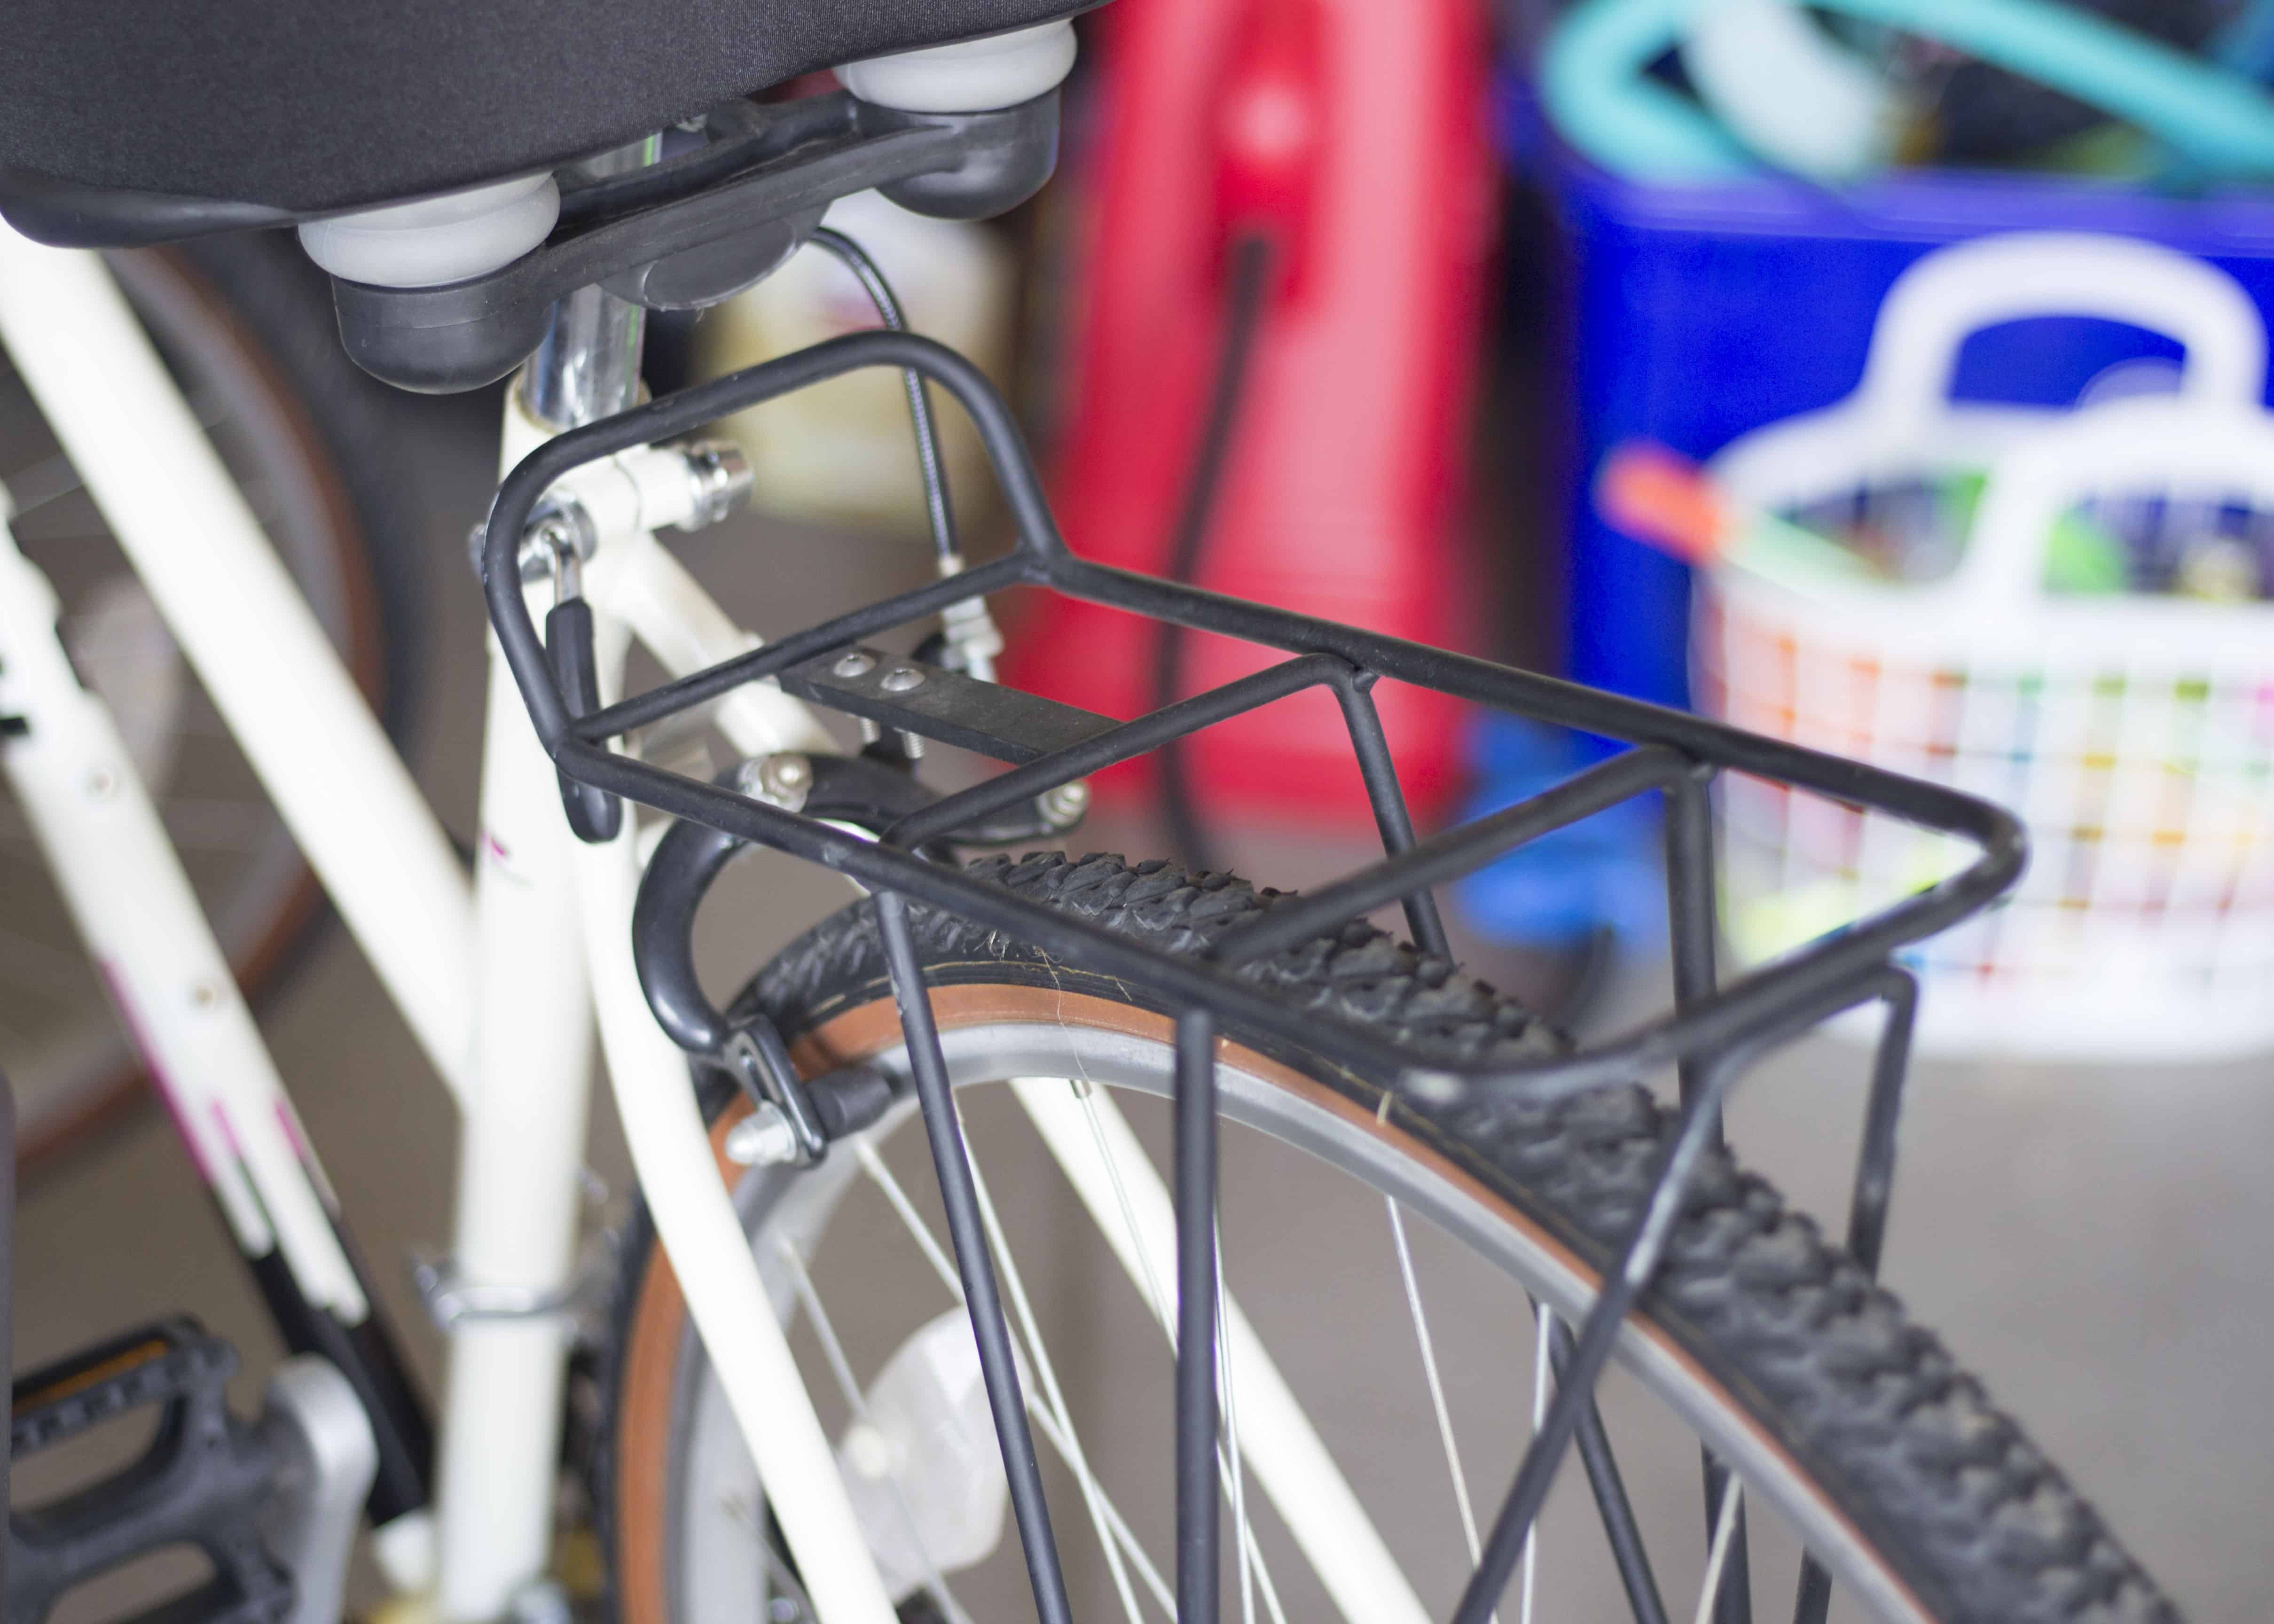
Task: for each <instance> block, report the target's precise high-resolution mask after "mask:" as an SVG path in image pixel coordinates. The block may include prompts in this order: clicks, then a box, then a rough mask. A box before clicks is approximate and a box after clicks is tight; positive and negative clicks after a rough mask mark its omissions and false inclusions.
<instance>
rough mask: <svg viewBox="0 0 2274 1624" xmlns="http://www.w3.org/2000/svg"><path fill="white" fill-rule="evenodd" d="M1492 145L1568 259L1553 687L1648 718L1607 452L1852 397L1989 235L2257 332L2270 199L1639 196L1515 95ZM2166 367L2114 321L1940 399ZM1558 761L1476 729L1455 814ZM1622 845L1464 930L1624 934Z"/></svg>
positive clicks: (1722, 437)
mask: <svg viewBox="0 0 2274 1624" xmlns="http://www.w3.org/2000/svg"><path fill="white" fill-rule="evenodd" d="M1502 136H1503V139H1504V141H1505V145H1506V150H1507V152H1508V154H1509V155H1510V160H1511V162H1512V163H1513V165H1514V166H1515V167H1517V169H1521V170H1523V171H1525V172H1527V173H1528V174H1530V175H1531V176H1532V177H1534V178H1535V179H1536V180H1537V181H1538V182H1539V183H1540V184H1542V185H1543V186H1544V187H1545V188H1546V189H1547V192H1548V193H1549V195H1550V197H1551V199H1553V202H1554V204H1555V210H1556V213H1557V215H1558V217H1559V219H1560V221H1561V223H1562V237H1563V244H1564V247H1565V251H1566V252H1567V254H1568V256H1569V259H1570V264H1569V267H1568V275H1567V276H1566V278H1565V279H1564V280H1565V286H1566V287H1567V288H1568V289H1570V300H1571V305H1572V309H1571V310H1570V319H1569V320H1568V321H1567V322H1566V324H1565V325H1566V330H1567V331H1568V332H1569V334H1570V342H1571V354H1570V365H1571V367H1572V369H1573V372H1574V377H1573V380H1572V383H1573V387H1572V391H1571V400H1572V402H1573V404H1574V406H1575V408H1576V416H1577V422H1576V424H1575V425H1573V432H1571V434H1570V438H1569V440H1568V443H1569V444H1570V446H1571V447H1572V450H1573V454H1574V457H1575V461H1574V463H1573V465H1572V467H1571V469H1570V474H1571V490H1570V497H1569V500H1570V508H1569V510H1568V512H1569V529H1568V534H1569V537H1570V568H1569V572H1568V582H1569V598H1568V602H1567V611H1566V628H1567V635H1566V644H1565V647H1566V654H1567V669H1568V672H1569V674H1570V675H1571V676H1572V677H1573V678H1575V679H1577V680H1579V681H1582V682H1586V683H1589V684H1592V685H1593V686H1596V687H1600V688H1610V689H1613V690H1615V691H1616V692H1619V693H1623V694H1630V695H1635V696H1637V697H1638V698H1643V699H1647V700H1652V701H1654V702H1656V703H1660V704H1668V705H1678V706H1686V705H1687V704H1688V703H1689V697H1690V682H1689V660H1690V656H1689V630H1690V581H1689V572H1688V570H1687V569H1685V568H1683V566H1682V565H1680V564H1677V563H1675V562H1674V561H1673V560H1670V559H1668V557H1667V556H1666V555H1665V554H1663V553H1659V552H1657V551H1655V550H1653V549H1652V548H1650V547H1648V546H1645V545H1643V544H1641V543H1639V542H1637V541H1634V540H1631V539H1630V538H1627V537H1625V536H1623V535H1621V534H1619V533H1618V532H1616V531H1615V530H1611V529H1610V528H1609V527H1608V525H1606V524H1605V523H1603V522H1602V520H1601V519H1600V517H1599V516H1598V515H1597V514H1596V512H1595V510H1594V506H1593V497H1592V489H1591V487H1592V485H1593V478H1594V475H1595V470H1597V468H1598V467H1600V464H1601V462H1602V459H1603V456H1604V455H1605V453H1606V452H1607V451H1608V450H1609V449H1610V448H1611V447H1614V446H1616V445H1618V444H1620V443H1622V442H1623V441H1625V440H1630V439H1635V438H1647V439H1651V440H1658V441H1660V443H1662V444H1664V445H1667V446H1669V447H1673V448H1674V449H1675V450H1676V451H1679V452H1681V453H1683V454H1684V455H1687V456H1690V457H1691V458H1694V459H1696V460H1698V461H1699V462H1704V461H1705V460H1706V459H1707V458H1709V457H1711V456H1712V455H1713V454H1714V453H1715V452H1718V451H1719V450H1721V448H1722V447H1724V446H1726V445H1728V443H1729V442H1730V441H1731V440H1735V439H1736V438H1737V437H1738V436H1739V435H1741V434H1743V433H1746V432H1750V431H1751V430H1753V429H1756V428H1759V427H1761V426H1762V425H1766V424H1769V423H1773V422H1775V421H1777V420H1778V419H1780V418H1783V417H1791V416H1793V415H1795V414H1796V413H1799V412H1803V411H1810V410H1815V409H1817V408H1819V407H1823V406H1827V405H1830V404H1831V403H1832V402H1834V401H1836V400H1838V399H1840V398H1841V396H1843V395H1846V394H1848V393H1849V390H1851V389H1853V388H1854V387H1856V380H1858V378H1860V377H1861V375H1862V373H1863V368H1864V352H1865V350H1866V349H1867V347H1868V345H1869V342H1870V338H1871V323H1872V318H1873V317H1874V315H1875V314H1876V313H1877V312H1878V310H1879V303H1880V300H1881V299H1882V298H1883V297H1885V296H1886V291H1887V289H1888V288H1889V287H1891V286H1892V285H1893V284H1894V281H1895V278H1896V277H1897V276H1899V275H1901V274H1902V272H1903V270H1904V269H1905V268H1906V267H1909V265H1910V264H1911V262H1912V261H1913V260H1915V259H1918V258H1919V257H1920V256H1922V255H1924V254H1925V253H1928V252H1931V251H1933V250H1935V249H1937V248H1940V247H1944V246H1946V245H1947V244H1952V243H1955V242H1959V241H1962V240H1964V239H1966V238H1969V237H1978V236H1982V235H1984V234H1985V233H1990V232H1998V231H2015V230H2069V231H2095V232H2108V233H2114V234H2119V235H2123V236H2129V237H2141V238H2144V239H2146V240H2148V241H2150V242H2155V243H2160V244H2165V245H2166V246H2169V247H2173V248H2178V249H2180V250H2183V251H2185V252H2189V253H2193V254H2195V255H2198V256H2200V257H2201V258H2202V259H2208V260H2210V262H2211V263H2213V264H2215V265H2217V266H2218V267H2220V268H2221V269H2223V270H2225V271H2226V272H2227V273H2228V274H2231V275H2233V277H2234V278H2235V279H2236V280H2237V281H2238V282H2240V283H2241V284H2242V286H2243V287H2244V289H2247V290H2248V293H2249V294H2250V297H2252V299H2253V300H2254V301H2255V303H2256V304H2257V305H2258V306H2259V309H2260V312H2261V313H2262V314H2263V315H2266V316H2268V317H2269V318H2270V325H2274V193H2269V192H2232V193H2220V194H2215V195H2210V196H2207V197H2202V198H2186V199H2183V198H2174V197H2165V196H2153V195H2148V194H2144V193H2142V192H2136V191H2133V190H2130V189H2128V188H2127V187H2124V186H2120V185H2117V184H2111V183H2106V182H2096V181H2091V180H2086V179H2072V178H2069V177H2049V176H2043V175H2019V174H2010V173H1987V172H1985V173H1955V172H1939V171H1904V172H1900V173H1895V174H1891V175H1890V176H1888V177H1885V178H1883V179H1879V180H1876V181H1873V182H1871V183H1870V184H1865V185H1862V186H1858V187H1856V188H1853V189H1851V190H1848V191H1843V192H1830V191H1826V190H1825V189H1822V188H1819V187H1816V186H1812V185H1808V184H1803V183H1799V182H1795V181H1790V180H1785V179H1781V178H1774V177H1766V178H1761V179H1755V180H1747V181H1743V182H1739V183H1733V184H1715V185H1709V186H1668V185H1655V184H1643V183H1638V182H1634V181H1630V180H1624V179H1622V178H1620V177H1615V176H1613V175H1609V174H1607V173H1605V172H1604V171H1603V170H1601V169H1597V168H1595V167H1594V166H1593V164H1591V163H1588V162H1585V160H1584V159H1581V158H1580V157H1578V156H1577V154H1574V153H1572V152H1571V151H1570V149H1569V148H1568V147H1563V146H1562V144H1561V143H1560V142H1558V141H1556V140H1555V139H1554V137H1553V136H1552V134H1550V133H1548V132H1546V131H1545V129H1544V126H1543V124H1542V123H1541V120H1540V117H1539V115H1538V113H1537V111H1536V109H1534V108H1533V106H1532V103H1531V102H1530V100H1529V97H1528V95H1527V94H1525V93H1524V92H1522V91H1521V90H1520V89H1513V88H1512V89H1510V92H1509V94H1506V95H1505V97H1504V99H1503V104H1502ZM2177 353H2178V351H2177V350H2176V348H2175V347H2174V346H2172V343H2171V342H2170V341H2168V340H2166V339H2164V338H2161V337H2158V336H2155V335H2149V334H2146V333H2142V332H2141V331H2139V330H2137V329H2134V328H2129V327H2122V326H2120V325H2117V324H2114V323H2110V322H2105V321H2097V320H2071V319H2044V320H2029V321H2022V322H2014V323H2012V324H2009V325H2007V326H2006V327H1997V328H1992V329H1991V330H1989V331H1987V332H1984V333H1982V334H1979V335H1976V336H1975V337H1974V338H1973V339H1972V340H1970V341H1969V342H1968V344H1967V347H1966V349H1965V350H1964V351H1963V352H1962V356H1961V359H1960V365H1959V369H1958V376H1957V380H1956V387H1955V389H1954V393H1955V394H1956V395H1959V396H1961V397H1962V398H1968V399H1983V400H2004V401H2014V402H2028V403H2033V404H2042V405H2065V404H2067V403H2068V402H2073V401H2074V400H2075V399H2076V397H2077V396H2078V395H2079V394H2080V393H2082V391H2083V390H2084V388H2085V387H2087V386H2088V385H2089V384H2090V382H2091V381H2092V380H2094V379H2095V378H2096V377H2097V376H2099V375H2100V374H2101V373H2102V372H2105V371H2106V369H2108V368H2109V367H2111V366H2112V365H2117V364H2118V363H2120V362H2123V361H2127V360H2132V359H2136V358H2139V357H2150V356H2158V355H2162V356H2172V357H2176V355H2177ZM1575 748H1576V749H1577V752H1578V756H1579V758H1580V759H1584V758H1585V754H1586V753H1587V751H1588V750H1589V749H1590V748H1595V747H1591V746H1590V745H1589V744H1588V743H1587V742H1586V741H1579V742H1578V743H1577V745H1576V747H1575V745H1574V743H1573V741H1569V740H1563V739H1552V738H1548V737H1547V736H1545V735H1543V734H1542V733H1540V731H1539V730H1533V729H1525V728H1523V727H1520V726H1495V727H1485V728H1480V729H1479V730H1478V732H1477V733H1475V734H1474V735H1473V739H1472V750H1473V754H1472V765H1473V768H1474V771H1475V777H1476V781H1477V784H1478V789H1477V792H1476V796H1475V804H1474V805H1473V806H1472V811H1481V810H1487V809H1490V808H1495V807H1498V806H1503V805H1506V804H1508V803H1509V802H1510V801H1514V800H1516V799H1517V798H1518V797H1520V796H1521V795H1523V794H1525V793H1532V791H1535V790H1537V789H1539V788H1540V787H1543V786H1545V784H1546V783H1547V782H1550V781H1552V780H1553V778H1554V777H1555V776H1556V775H1557V774H1558V772H1559V771H1569V768H1570V763H1571V761H1572V760H1573V751H1574V749H1575ZM1629 826H1630V832H1629V834H1628V835H1627V836H1625V837H1623V838H1607V834H1608V831H1591V832H1590V835H1589V836H1588V837H1587V838H1585V840H1584V841H1582V840H1580V839H1577V838H1574V839H1572V840H1571V841H1570V842H1569V843H1567V844H1565V845H1563V846H1561V847H1560V848H1558V849H1556V850H1554V851H1547V850H1542V851H1540V852H1539V853H1536V854H1535V853H1517V855H1516V856H1515V857H1514V858H1512V859H1511V860H1510V861H1509V862H1508V863H1507V864H1505V865H1503V866H1502V868H1499V869H1497V870H1495V871H1491V872H1487V874H1484V875H1480V876H1477V877H1476V878H1475V879H1474V880H1473V881H1472V882H1470V883H1468V884H1466V885H1465V887H1464V888H1463V890H1462V891H1461V892H1460V900H1461V902H1462V904H1463V906H1464V907H1465V911H1466V912H1467V914H1469V916H1470V919H1471V921H1472V923H1473V924H1475V925H1476V926H1478V927H1479V928H1480V929H1483V930H1485V931H1487V933H1489V934H1493V935H1496V936H1504V937H1510V938H1516V939H1525V940H1541V939H1547V940H1554V939H1557V938H1561V937H1568V936H1570V935H1571V934H1573V932H1574V929H1576V928H1577V923H1578V921H1581V920H1582V919H1583V918H1584V917H1585V916H1586V915H1587V914H1589V912H1590V911H1591V910H1592V911H1593V915H1594V917H1595V918H1596V919H1597V920H1598V921H1602V922H1608V923H1613V924H1615V925H1618V926H1619V927H1620V928H1621V929H1632V925H1631V921H1635V920H1636V919H1638V918H1639V917H1641V915H1640V914H1639V913H1638V901H1639V898H1641V897H1642V896H1644V895H1645V894H1646V893H1647V892H1648V891H1651V890H1652V889H1653V887H1654V885H1655V880H1654V878H1653V877H1652V874H1651V872H1650V871H1651V870H1652V869H1653V867H1654V864H1655V861H1656V853H1655V849H1654V841H1653V839H1652V838H1647V837H1648V836H1649V835H1650V834H1651V833H1652V831H1650V829H1649V827H1648V824H1647V823H1645V822H1641V821H1638V820H1632V819H1630V820H1629ZM1527 864H1529V865H1531V866H1532V868H1535V869H1537V870H1538V872H1537V873H1536V875H1535V876H1533V878H1535V879H1536V880H1537V881H1538V883H1537V884H1534V883H1532V881H1531V880H1528V879H1527V878H1526V874H1525V870H1526V866H1527ZM1575 865H1587V866H1592V868H1593V872H1578V871H1576V869H1575ZM1535 897H1536V898H1538V900H1537V902H1534V901H1533V900H1532V898H1535Z"/></svg>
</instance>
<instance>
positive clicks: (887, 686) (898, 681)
mask: <svg viewBox="0 0 2274 1624" xmlns="http://www.w3.org/2000/svg"><path fill="white" fill-rule="evenodd" d="M923 680H924V676H923V673H922V672H921V671H918V670H917V669H916V668H915V666H913V665H895V666H894V667H893V668H892V670H890V671H888V672H886V673H885V675H884V680H882V681H880V682H878V683H877V687H878V688H883V689H884V690H885V692H886V693H887V694H905V693H907V691H908V690H909V689H910V688H922V686H923Z"/></svg>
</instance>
